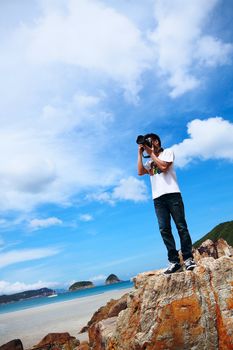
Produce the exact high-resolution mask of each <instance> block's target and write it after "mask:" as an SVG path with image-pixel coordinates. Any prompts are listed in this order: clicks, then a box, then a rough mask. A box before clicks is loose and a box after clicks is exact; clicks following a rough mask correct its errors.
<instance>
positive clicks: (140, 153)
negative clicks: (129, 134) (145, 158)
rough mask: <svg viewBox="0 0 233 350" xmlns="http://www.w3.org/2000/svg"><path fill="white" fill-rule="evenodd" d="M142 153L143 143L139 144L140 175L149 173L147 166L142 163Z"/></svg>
mask: <svg viewBox="0 0 233 350" xmlns="http://www.w3.org/2000/svg"><path fill="white" fill-rule="evenodd" d="M142 153H143V147H142V145H139V146H138V175H139V176H142V175H146V174H148V171H147V170H146V168H144V166H143V163H142Z"/></svg>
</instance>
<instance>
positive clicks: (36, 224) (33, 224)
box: [29, 217, 62, 230]
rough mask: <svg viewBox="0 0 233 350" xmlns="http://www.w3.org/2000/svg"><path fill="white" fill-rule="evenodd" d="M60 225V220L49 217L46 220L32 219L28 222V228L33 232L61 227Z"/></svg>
mask: <svg viewBox="0 0 233 350" xmlns="http://www.w3.org/2000/svg"><path fill="white" fill-rule="evenodd" d="M61 224H62V220H60V219H58V218H56V217H50V218H46V219H32V220H31V221H30V222H29V227H30V228H32V229H33V230H37V229H40V228H46V227H50V226H55V225H61Z"/></svg>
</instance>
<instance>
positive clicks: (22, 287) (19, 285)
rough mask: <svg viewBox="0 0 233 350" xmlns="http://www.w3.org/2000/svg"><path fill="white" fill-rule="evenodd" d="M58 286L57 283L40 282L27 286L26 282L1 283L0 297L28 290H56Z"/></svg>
mask: <svg viewBox="0 0 233 350" xmlns="http://www.w3.org/2000/svg"><path fill="white" fill-rule="evenodd" d="M57 286H58V283H57V282H43V281H38V282H35V283H31V284H27V283H24V282H14V283H10V282H7V281H0V295H2V294H14V293H20V292H24V291H26V290H36V289H40V288H55V287H57Z"/></svg>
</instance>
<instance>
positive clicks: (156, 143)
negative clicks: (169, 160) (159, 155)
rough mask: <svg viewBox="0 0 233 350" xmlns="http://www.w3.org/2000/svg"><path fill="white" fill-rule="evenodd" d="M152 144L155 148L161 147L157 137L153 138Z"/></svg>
mask: <svg viewBox="0 0 233 350" xmlns="http://www.w3.org/2000/svg"><path fill="white" fill-rule="evenodd" d="M152 145H153V146H154V149H158V148H160V146H159V141H158V140H157V139H154V140H153V139H152Z"/></svg>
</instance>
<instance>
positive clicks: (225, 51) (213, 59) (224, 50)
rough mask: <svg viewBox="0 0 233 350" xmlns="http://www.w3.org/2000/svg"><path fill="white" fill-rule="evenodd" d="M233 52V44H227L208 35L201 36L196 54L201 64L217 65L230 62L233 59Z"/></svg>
mask: <svg viewBox="0 0 233 350" xmlns="http://www.w3.org/2000/svg"><path fill="white" fill-rule="evenodd" d="M232 52H233V45H232V44H227V43H226V44H225V43H223V42H221V40H219V39H217V38H213V37H211V36H208V35H206V36H203V37H202V38H200V40H199V42H198V45H197V51H196V53H195V56H196V57H197V59H198V60H199V62H200V63H201V64H204V65H206V66H210V67H215V66H217V65H224V64H229V63H230V62H231V59H232Z"/></svg>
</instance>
